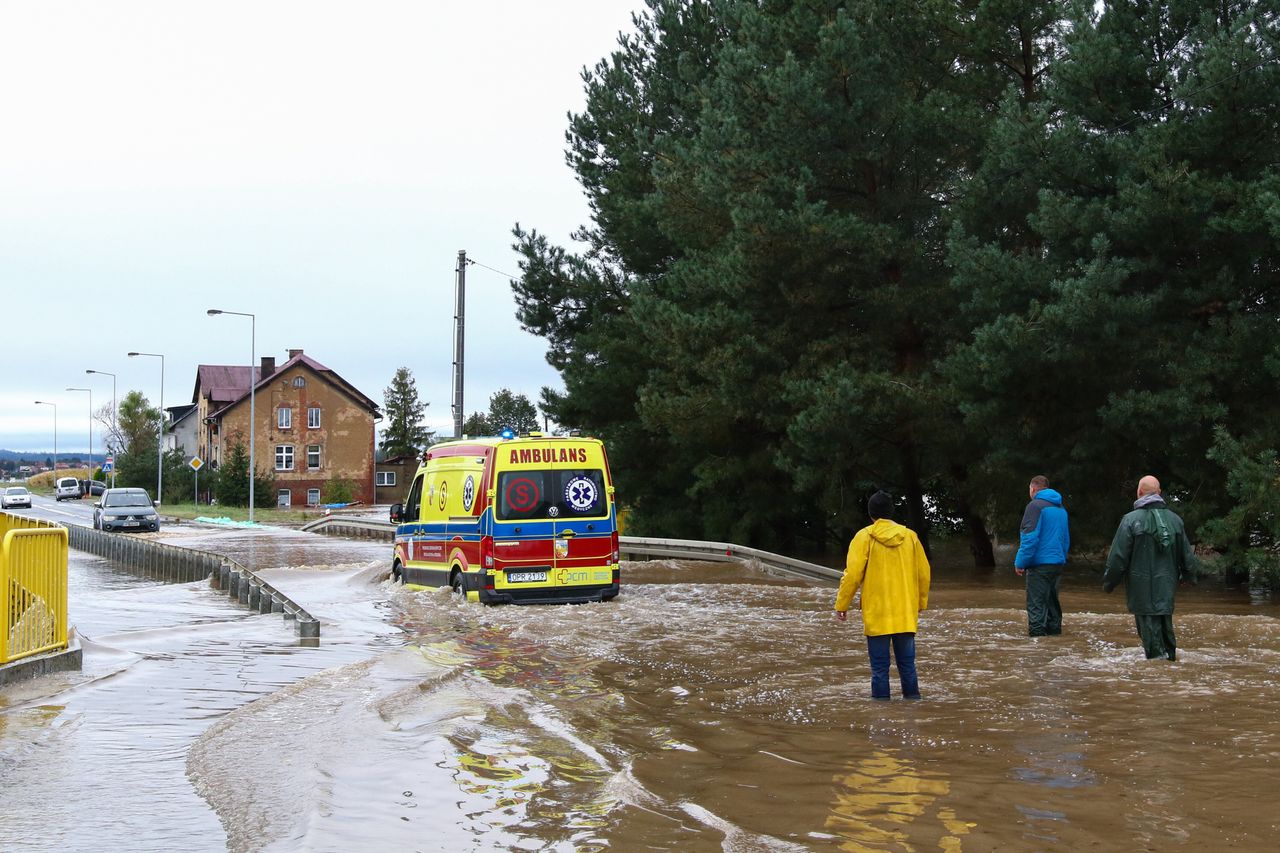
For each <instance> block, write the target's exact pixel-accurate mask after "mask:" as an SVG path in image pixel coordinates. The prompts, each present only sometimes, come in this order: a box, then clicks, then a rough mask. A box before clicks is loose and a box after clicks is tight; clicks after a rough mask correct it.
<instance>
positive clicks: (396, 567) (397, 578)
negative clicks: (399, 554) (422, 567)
mask: <svg viewBox="0 0 1280 853" xmlns="http://www.w3.org/2000/svg"><path fill="white" fill-rule="evenodd" d="M391 580H392V581H393V582H395V583H404V570H403V569H402V568H401V566H400V561H399V560H396V561H395V562H393V563H392V564H391Z"/></svg>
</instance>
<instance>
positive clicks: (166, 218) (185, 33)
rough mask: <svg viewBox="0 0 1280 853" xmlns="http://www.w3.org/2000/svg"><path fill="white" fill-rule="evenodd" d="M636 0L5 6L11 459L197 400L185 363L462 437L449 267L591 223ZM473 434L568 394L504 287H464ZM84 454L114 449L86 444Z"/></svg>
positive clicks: (0, 218) (1, 32)
mask: <svg viewBox="0 0 1280 853" xmlns="http://www.w3.org/2000/svg"><path fill="white" fill-rule="evenodd" d="M642 6H643V3H642V0H544V2H537V3H534V2H528V0H524V2H518V0H489V2H481V0H473V1H472V2H465V3H445V2H433V0H418V2H412V0H361V2H358V3H357V2H345V3H341V2H317V0H305V2H300V1H299V0H287V2H281V0H253V2H239V0H223V2H219V3H206V2H195V0H113V2H110V3H95V2H60V1H59V0H39V2H25V0H0V116H3V131H0V306H2V307H0V342H2V343H0V345H2V347H3V349H2V350H0V352H2V353H3V355H2V356H0V448H5V449H10V450H39V451H47V450H51V449H52V448H53V426H54V424H53V411H52V410H51V409H50V408H49V407H48V406H37V405H35V404H34V402H33V401H35V400H37V399H39V400H47V401H50V402H53V403H56V404H57V405H58V409H57V414H58V424H57V426H58V450H59V451H60V452H67V451H80V452H83V451H85V450H87V449H88V429H89V406H88V395H86V394H84V393H76V392H68V391H65V390H63V389H65V388H67V387H68V386H70V387H88V388H92V389H93V404H94V407H95V408H96V407H98V406H100V405H101V404H102V403H103V402H106V401H108V400H110V397H111V381H110V377H98V376H88V375H86V374H85V369H86V368H93V369H95V370H100V371H110V372H113V373H116V374H117V376H118V379H117V394H118V396H119V397H123V396H124V394H125V393H126V392H127V391H129V390H132V389H137V390H140V391H142V392H143V393H144V394H146V396H147V397H148V399H149V400H150V401H151V402H152V404H153V405H155V404H157V403H159V396H160V393H159V392H160V387H159V386H160V377H159V373H160V370H159V360H158V359H149V358H128V357H126V353H127V352H129V351H133V350H137V351H143V352H156V353H163V354H164V355H165V387H164V405H165V406H173V405H177V404H180V403H187V402H190V399H191V394H192V390H193V388H194V384H195V369H196V365H197V364H201V363H204V364H247V363H248V362H249V356H250V333H249V331H250V330H249V320H248V319H247V318H240V317H227V316H223V317H208V316H206V314H205V311H206V309H208V308H222V309H225V310H229V311H244V312H252V313H255V314H256V315H257V321H256V325H257V335H256V343H257V355H258V357H259V358H260V357H261V356H263V355H271V356H275V358H276V362H277V364H279V363H281V362H283V361H284V360H285V358H286V357H287V352H286V350H288V349H289V348H303V349H305V350H306V352H307V354H308V355H310V356H312V357H314V358H315V359H317V360H318V361H320V362H321V363H322V364H325V365H327V366H328V367H331V368H332V369H334V370H336V371H337V372H338V373H339V374H341V375H342V376H343V377H344V378H346V379H347V380H348V381H350V382H351V383H352V384H354V385H355V386H356V387H357V388H359V389H360V390H361V391H363V392H364V393H365V394H367V395H368V396H369V397H371V398H373V399H374V400H376V401H377V402H378V403H379V405H381V403H382V394H383V389H384V388H386V386H387V385H388V384H389V383H390V380H391V377H392V375H393V374H394V373H395V370H396V368H397V367H400V366H406V367H408V368H410V369H411V370H412V371H413V374H414V377H415V378H416V380H417V385H418V391H419V395H420V396H421V398H422V399H423V400H424V401H426V402H428V403H429V404H430V405H429V407H428V409H427V418H428V422H429V424H430V426H432V428H434V429H436V430H438V431H439V432H441V433H442V434H446V435H447V434H451V433H452V415H451V413H450V404H451V402H452V399H451V391H450V388H451V380H452V366H451V362H452V338H453V293H454V273H453V270H454V265H455V261H456V256H457V252H458V250H459V249H466V250H467V254H468V256H469V257H470V258H472V259H474V260H476V261H478V262H479V263H481V264H485V265H487V266H490V267H495V268H497V269H499V270H503V271H505V272H509V273H516V272H518V268H517V265H516V256H515V253H514V252H512V251H511V248H510V246H511V243H512V238H511V233H510V232H511V228H512V225H513V224H514V223H516V222H517V221H518V222H520V223H521V225H523V226H525V227H533V228H537V229H538V230H540V231H542V232H544V233H547V234H548V235H549V236H550V237H551V238H552V239H553V240H555V241H557V242H560V243H566V242H567V241H568V235H569V233H570V232H571V231H572V230H573V229H574V228H575V227H576V226H577V225H579V224H581V223H583V222H585V221H586V220H587V216H588V213H587V208H586V203H585V201H584V199H583V196H582V193H581V189H580V187H579V186H578V184H577V182H576V181H575V179H574V176H573V174H572V172H571V171H570V170H569V168H568V167H567V166H566V165H565V164H564V149H565V141H564V131H565V129H566V126H567V119H566V114H567V113H568V112H570V111H579V110H580V109H581V108H582V105H583V88H582V82H581V79H580V72H581V70H582V68H583V67H584V66H593V65H594V64H595V63H596V61H598V60H599V59H601V58H603V57H604V56H607V55H608V54H609V52H610V51H611V50H612V49H613V48H614V47H615V45H616V41H617V37H618V33H619V32H620V31H630V30H631V28H632V27H631V17H630V16H631V12H632V11H634V10H637V9H640V8H641V7H642ZM467 296H468V299H467V316H466V319H467V325H466V342H467V353H466V356H467V358H466V382H465V394H466V398H465V408H466V411H467V412H468V413H470V412H473V411H478V410H479V411H483V410H487V408H488V400H489V395H490V394H492V393H493V392H494V391H497V390H498V389H500V388H504V387H505V388H510V389H511V390H512V391H514V392H516V393H521V394H525V395H526V396H527V397H528V398H529V399H530V400H531V401H533V402H534V403H535V404H536V403H537V402H538V397H539V391H540V389H541V387H542V386H543V385H558V384H559V383H558V377H557V375H556V374H555V372H554V371H553V370H552V369H551V368H550V367H549V366H548V365H547V363H546V361H545V358H544V354H545V350H546V348H545V345H544V343H543V341H542V340H540V339H538V338H534V337H532V336H530V335H527V334H525V333H524V332H522V331H521V330H520V328H519V325H518V323H517V322H516V320H515V316H514V314H515V303H514V300H513V298H512V294H511V290H510V287H509V284H508V280H507V278H506V277H505V276H501V275H497V274H495V273H492V272H489V271H487V270H485V269H481V268H479V267H477V266H471V267H469V268H468V271H467ZM94 441H95V450H96V451H98V452H101V437H100V435H99V431H98V429H97V427H96V426H95V438H94Z"/></svg>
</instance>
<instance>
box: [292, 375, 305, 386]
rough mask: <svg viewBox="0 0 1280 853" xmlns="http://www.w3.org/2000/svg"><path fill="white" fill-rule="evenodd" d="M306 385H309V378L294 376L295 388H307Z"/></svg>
mask: <svg viewBox="0 0 1280 853" xmlns="http://www.w3.org/2000/svg"><path fill="white" fill-rule="evenodd" d="M306 385H307V380H305V379H303V378H302V377H301V376H295V377H293V387H294V388H305V387H306Z"/></svg>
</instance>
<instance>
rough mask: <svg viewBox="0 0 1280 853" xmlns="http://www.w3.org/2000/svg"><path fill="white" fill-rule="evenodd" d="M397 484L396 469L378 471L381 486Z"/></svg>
mask: <svg viewBox="0 0 1280 853" xmlns="http://www.w3.org/2000/svg"><path fill="white" fill-rule="evenodd" d="M395 484H396V472H395V471H379V472H378V485H379V486H394V485H395Z"/></svg>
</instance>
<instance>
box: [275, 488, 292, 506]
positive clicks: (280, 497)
mask: <svg viewBox="0 0 1280 853" xmlns="http://www.w3.org/2000/svg"><path fill="white" fill-rule="evenodd" d="M276 506H286V507H287V506H293V492H291V491H289V490H288V489H279V490H277V491H276Z"/></svg>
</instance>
